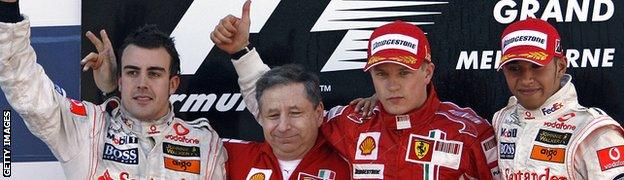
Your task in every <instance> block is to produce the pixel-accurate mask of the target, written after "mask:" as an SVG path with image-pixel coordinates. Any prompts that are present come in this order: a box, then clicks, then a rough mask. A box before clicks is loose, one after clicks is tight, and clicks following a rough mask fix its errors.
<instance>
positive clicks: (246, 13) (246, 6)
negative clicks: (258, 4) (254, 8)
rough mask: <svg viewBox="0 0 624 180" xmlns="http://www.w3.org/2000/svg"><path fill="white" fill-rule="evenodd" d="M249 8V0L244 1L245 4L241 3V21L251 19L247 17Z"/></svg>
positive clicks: (247, 21)
mask: <svg viewBox="0 0 624 180" xmlns="http://www.w3.org/2000/svg"><path fill="white" fill-rule="evenodd" d="M250 9H251V0H247V1H245V4H243V15H242V20H243V22H246V23H247V24H249V22H251V20H250V19H249V11H250Z"/></svg>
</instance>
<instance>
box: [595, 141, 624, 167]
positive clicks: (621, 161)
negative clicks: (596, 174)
mask: <svg viewBox="0 0 624 180" xmlns="http://www.w3.org/2000/svg"><path fill="white" fill-rule="evenodd" d="M622 151H624V145H622V146H613V147H608V148H604V149H601V150H598V151H596V154H597V155H598V162H600V170H602V171H606V170H609V169H612V168H616V167H621V166H624V156H622Z"/></svg>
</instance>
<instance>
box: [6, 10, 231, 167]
mask: <svg viewBox="0 0 624 180" xmlns="http://www.w3.org/2000/svg"><path fill="white" fill-rule="evenodd" d="M0 21H1V22H0V87H1V88H2V91H3V92H4V93H5V95H6V97H7V99H8V101H9V104H10V105H11V106H12V107H13V108H14V109H15V110H16V111H17V112H18V113H19V114H20V115H21V117H22V118H23V119H24V121H25V122H26V125H27V127H28V129H29V130H30V131H31V132H32V133H33V134H34V135H35V136H37V137H39V138H40V139H41V140H43V141H44V142H45V143H46V144H47V145H48V147H49V148H50V149H51V150H52V152H53V153H54V156H55V157H56V158H57V159H58V160H59V161H60V163H61V165H62V167H63V170H64V172H65V176H66V177H67V178H68V179H224V178H225V161H226V160H227V154H226V152H225V151H224V149H223V145H222V143H221V141H220V140H219V139H218V136H217V134H216V132H215V131H214V130H213V129H212V128H211V127H210V125H209V124H208V121H207V120H206V119H198V120H195V121H191V122H185V121H183V120H181V119H178V118H175V117H174V113H173V111H172V108H171V107H172V106H171V104H170V103H169V100H168V99H169V95H170V94H171V93H174V92H175V90H176V88H177V87H178V84H179V68H180V67H179V66H180V62H179V58H178V54H177V52H176V51H175V47H174V45H173V41H172V38H170V37H168V36H166V35H165V34H163V33H161V32H160V31H158V30H157V29H156V28H155V27H154V26H146V27H143V28H141V29H139V30H137V31H136V32H134V33H133V34H131V35H130V36H129V37H128V38H127V39H126V41H125V45H124V46H123V47H124V48H122V49H123V52H122V56H121V63H120V64H121V67H120V71H119V73H118V75H119V77H120V78H119V80H118V85H119V88H120V91H121V99H117V98H111V99H108V100H107V101H106V102H104V103H103V104H102V105H95V104H92V103H90V102H86V101H82V102H81V101H77V100H73V99H69V98H67V97H66V96H65V91H64V90H62V89H61V88H60V87H58V86H56V85H55V84H54V83H53V82H52V81H51V80H50V79H49V78H48V76H47V75H46V74H45V72H44V70H43V68H42V67H41V66H40V65H39V64H37V63H36V59H37V57H36V55H35V52H34V50H33V48H32V47H31V45H30V22H29V20H28V18H27V17H22V16H20V14H19V7H18V5H17V2H16V0H1V2H0ZM104 35H105V34H104ZM103 42H104V43H108V44H110V41H109V40H108V39H107V38H105V36H103ZM100 45H101V44H100ZM99 63H100V64H101V63H102V62H99ZM91 67H93V68H94V69H95V68H96V66H93V64H91Z"/></svg>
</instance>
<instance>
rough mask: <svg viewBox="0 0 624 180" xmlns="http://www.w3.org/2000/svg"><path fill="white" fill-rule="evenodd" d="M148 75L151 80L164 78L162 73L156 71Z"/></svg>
mask: <svg viewBox="0 0 624 180" xmlns="http://www.w3.org/2000/svg"><path fill="white" fill-rule="evenodd" d="M147 75H148V76H149V77H150V78H158V77H160V76H162V73H160V72H155V71H150V72H149V73H148V74H147Z"/></svg>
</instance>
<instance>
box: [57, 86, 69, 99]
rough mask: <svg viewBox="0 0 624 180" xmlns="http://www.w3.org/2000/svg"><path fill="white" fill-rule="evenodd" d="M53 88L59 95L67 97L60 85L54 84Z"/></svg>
mask: <svg viewBox="0 0 624 180" xmlns="http://www.w3.org/2000/svg"><path fill="white" fill-rule="evenodd" d="M54 90H55V91H56V92H57V93H59V94H60V95H61V96H63V97H67V93H65V89H63V88H61V87H60V86H58V85H56V84H54Z"/></svg>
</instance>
